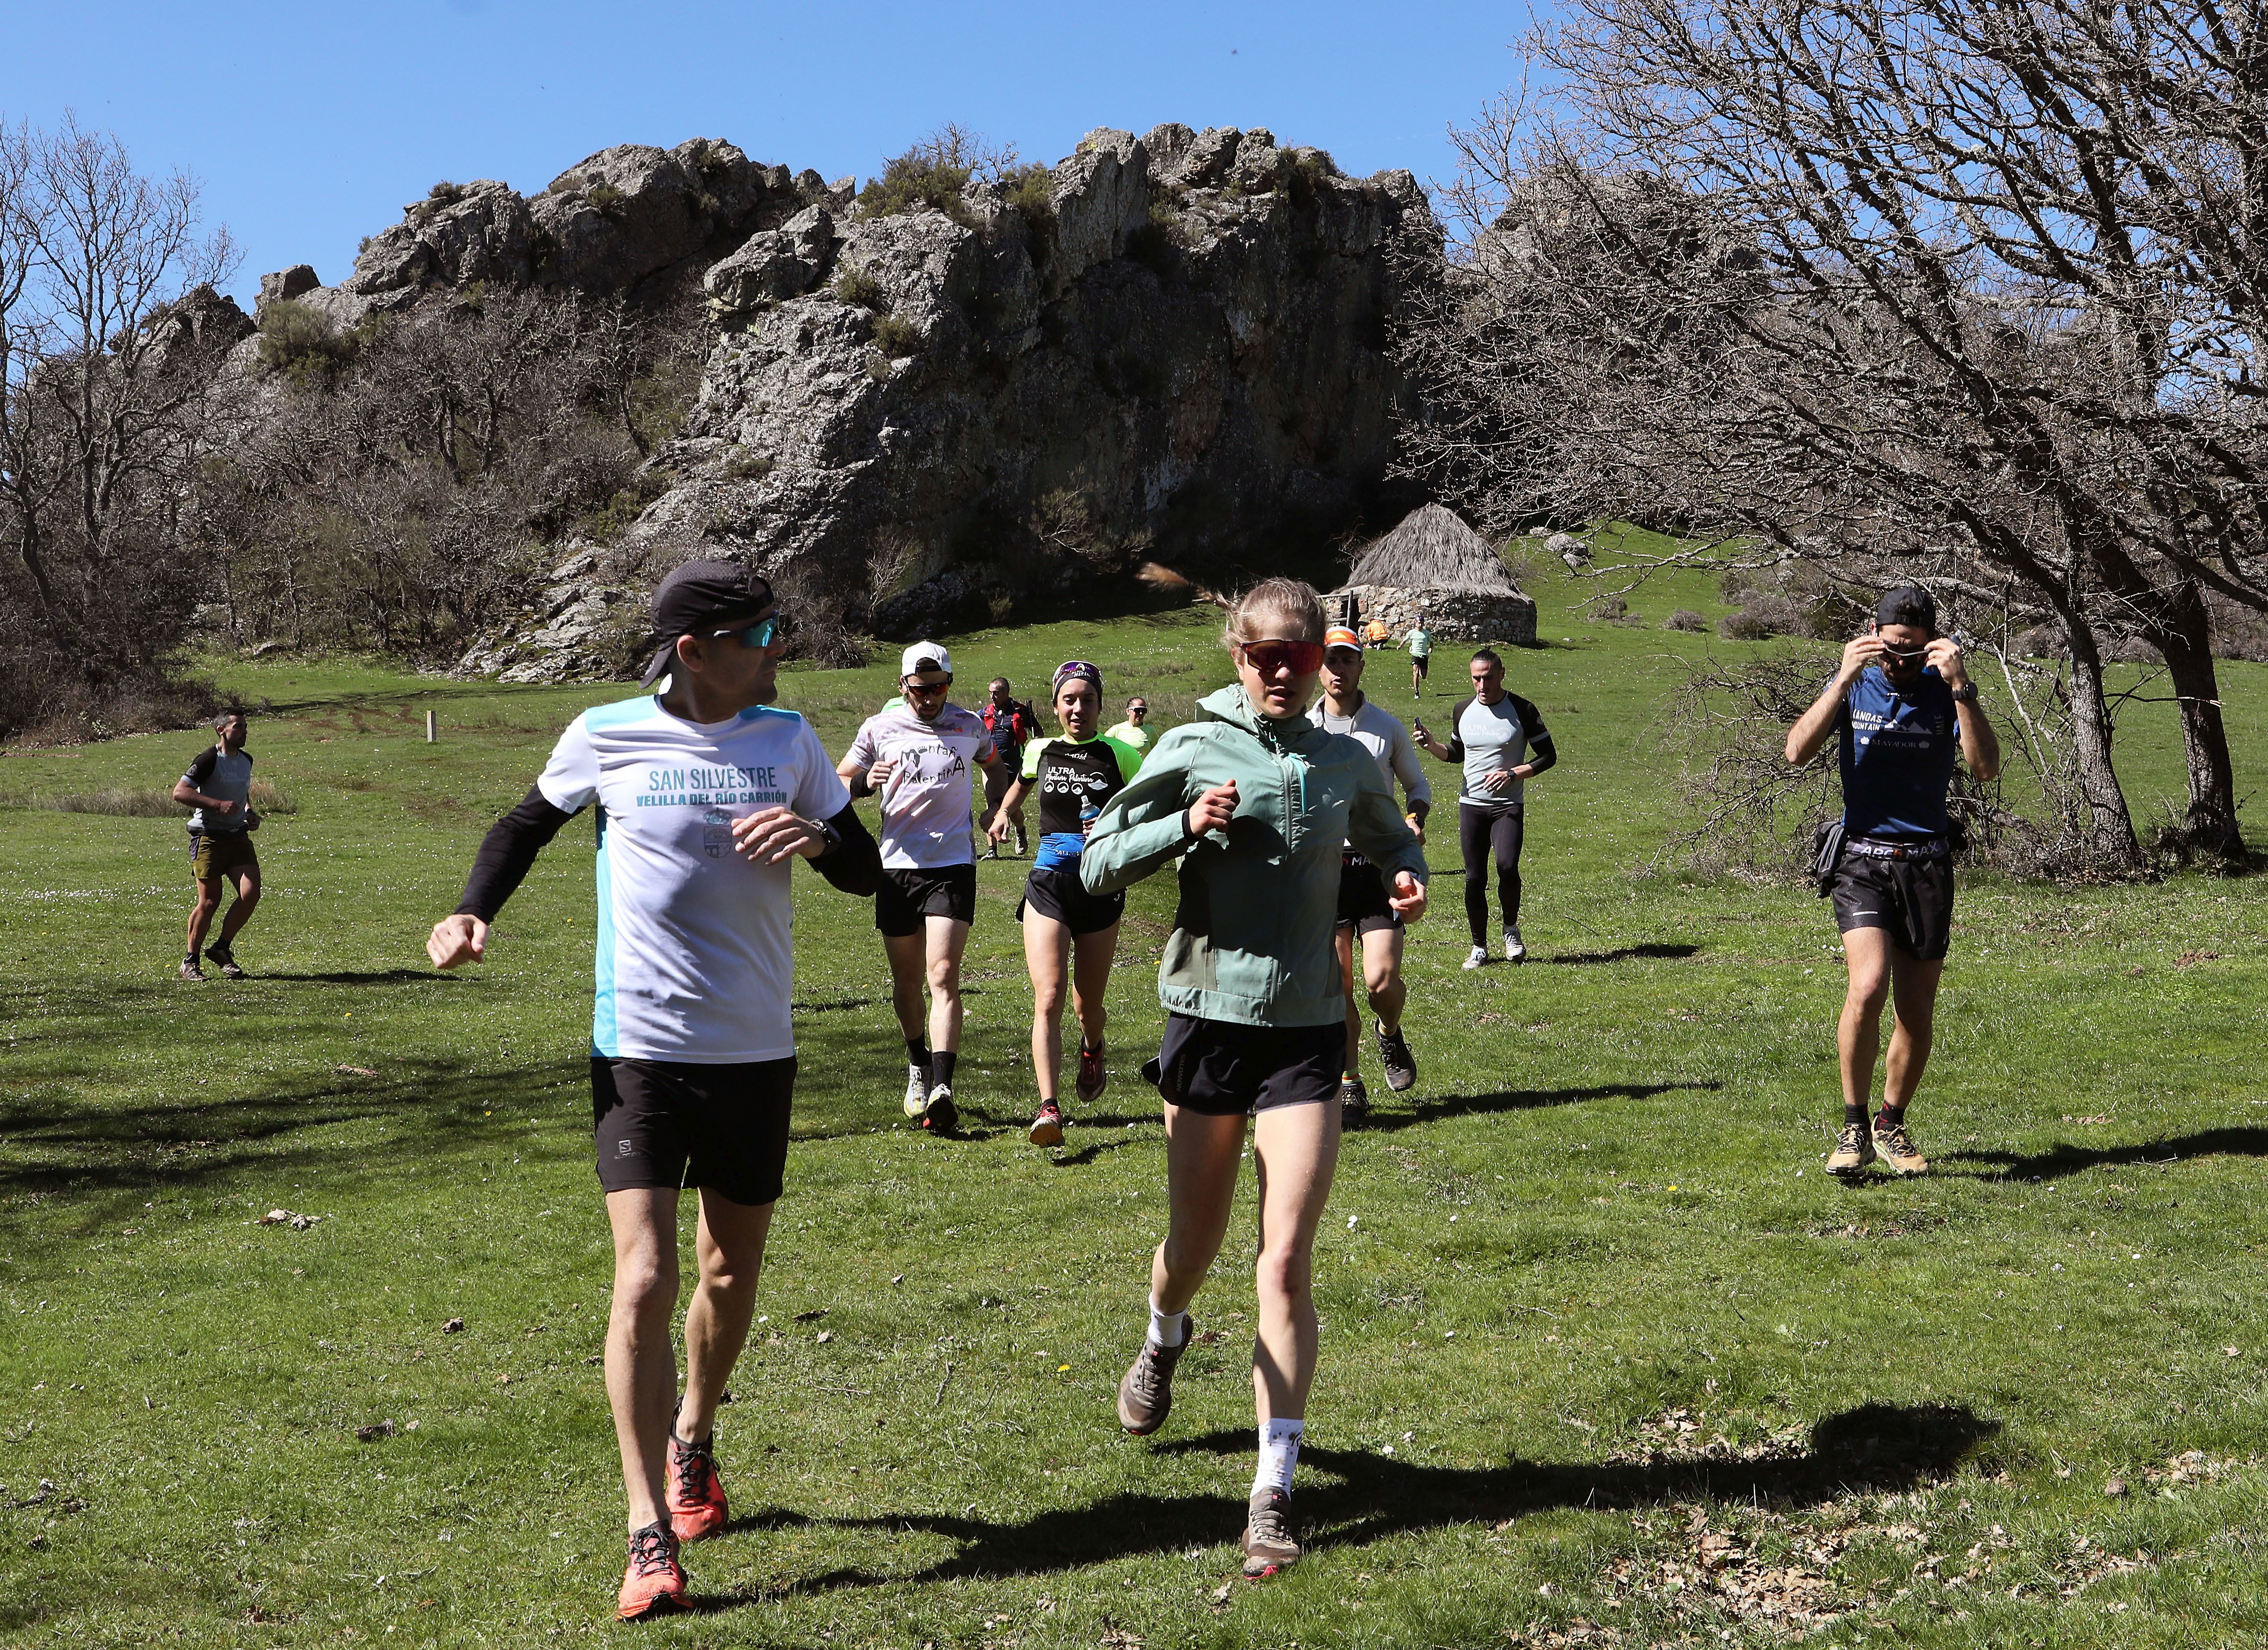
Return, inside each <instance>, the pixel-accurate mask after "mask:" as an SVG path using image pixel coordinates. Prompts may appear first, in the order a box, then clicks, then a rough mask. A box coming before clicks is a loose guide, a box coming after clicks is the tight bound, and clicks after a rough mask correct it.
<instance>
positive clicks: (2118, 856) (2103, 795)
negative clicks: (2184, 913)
mask: <svg viewBox="0 0 2268 1650" xmlns="http://www.w3.org/2000/svg"><path fill="white" fill-rule="evenodd" d="M2062 617H2063V621H2064V637H2065V639H2066V642H2067V643H2068V644H2069V645H2070V648H2071V755H2072V770H2073V772H2072V777H2073V781H2074V783H2075V784H2076V785H2077V787H2078V792H2079V798H2078V807H2077V808H2076V809H2075V810H2074V812H2075V813H2076V814H2077V817H2075V818H2074V819H2073V820H2072V821H2071V825H2072V828H2073V829H2074V830H2075V831H2077V832H2078V834H2079V837H2080V842H2081V843H2082V844H2083V845H2084V846H2085V848H2086V850H2087V851H2088V853H2089V854H2090V855H2092V856H2093V857H2094V858H2096V859H2097V860H2099V861H2100V862H2101V863H2102V866H2103V868H2104V869H2106V870H2110V871H2121V872H2133V871H2139V870H2140V869H2141V868H2142V844H2141V843H2139V842H2138V841H2136V840H2135V836H2134V821H2133V819H2132V816H2130V815H2129V814H2127V812H2126V798H2125V795H2124V792H2121V791H2120V790H2119V789H2118V775H2117V772H2116V771H2114V770H2113V769H2112V768H2111V765H2110V733H2111V729H2110V703H2109V702H2108V701H2107V700H2106V699H2105V698H2104V696H2103V693H2102V650H2101V649H2100V648H2099V647H2097V646H2096V645H2095V631H2094V630H2093V628H2092V627H2091V626H2089V625H2088V622H2087V619H2086V616H2085V615H2083V614H2081V613H2080V612H2079V611H2078V610H2077V609H2076V608H2066V609H2065V610H2064V611H2063V614H2062Z"/></svg>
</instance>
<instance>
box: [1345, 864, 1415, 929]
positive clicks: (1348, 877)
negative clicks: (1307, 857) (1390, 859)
mask: <svg viewBox="0 0 2268 1650" xmlns="http://www.w3.org/2000/svg"><path fill="white" fill-rule="evenodd" d="M1339 926H1340V927H1342V928H1351V929H1353V930H1354V931H1355V932H1357V933H1359V934H1374V933H1376V932H1378V931H1379V930H1380V929H1381V928H1399V927H1401V926H1402V918H1401V917H1399V916H1398V915H1396V914H1395V910H1394V907H1393V906H1392V904H1390V903H1389V902H1388V898H1387V893H1386V878H1385V877H1384V876H1383V875H1381V873H1380V872H1379V869H1378V867H1377V866H1374V865H1373V864H1371V862H1370V861H1369V860H1367V859H1366V858H1363V857H1362V856H1361V855H1360V854H1359V853H1352V852H1347V853H1342V854H1341V855H1340V856H1339Z"/></svg>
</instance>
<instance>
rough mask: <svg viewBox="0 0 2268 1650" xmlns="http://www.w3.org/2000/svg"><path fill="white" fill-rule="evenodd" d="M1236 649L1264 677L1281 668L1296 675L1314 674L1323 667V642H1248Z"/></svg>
mask: <svg viewBox="0 0 2268 1650" xmlns="http://www.w3.org/2000/svg"><path fill="white" fill-rule="evenodd" d="M1236 651H1237V652H1238V653H1239V654H1240V655H1241V657H1242V659H1243V660H1244V662H1245V663H1246V664H1248V665H1249V666H1251V667H1252V668H1253V669H1255V670H1256V671H1258V672H1259V673H1260V674H1261V675H1262V676H1263V678H1264V677H1269V676H1272V675H1274V674H1276V673H1277V672H1278V671H1279V670H1288V671H1290V672H1291V673H1292V674H1293V675H1294V676H1312V675H1314V674H1315V673H1316V672H1317V671H1319V670H1321V669H1322V667H1323V645H1322V643H1321V642H1284V641H1266V642H1246V643H1243V644H1242V645H1240V646H1239V647H1238V648H1237V650H1236Z"/></svg>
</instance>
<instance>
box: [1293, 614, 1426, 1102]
mask: <svg viewBox="0 0 2268 1650" xmlns="http://www.w3.org/2000/svg"><path fill="white" fill-rule="evenodd" d="M1362 667H1363V645H1362V640H1361V638H1360V637H1359V636H1358V635H1357V634H1356V633H1355V632H1354V631H1353V630H1349V629H1346V628H1344V627H1343V626H1341V627H1335V628H1333V629H1331V630H1327V631H1325V632H1324V650H1323V677H1322V686H1323V692H1322V697H1321V698H1319V699H1317V700H1316V701H1315V703H1314V708H1313V709H1311V710H1310V711H1308V712H1307V719H1308V720H1309V721H1311V722H1313V723H1314V725H1315V726H1317V727H1320V728H1322V730H1323V731H1324V732H1325V733H1344V734H1346V735H1348V736H1349V737H1350V738H1351V739H1353V740H1356V741H1357V742H1358V743H1359V744H1360V745H1361V746H1362V747H1363V748H1365V749H1366V750H1367V751H1369V752H1370V754H1371V755H1372V756H1373V757H1375V758H1376V759H1377V762H1378V771H1379V774H1380V777H1382V778H1383V779H1384V780H1385V781H1386V787H1387V789H1388V791H1391V790H1393V789H1394V787H1395V784H1396V782H1399V783H1400V784H1401V786H1402V791H1403V795H1404V796H1405V797H1406V798H1407V799H1408V801H1409V807H1410V812H1409V815H1408V817H1409V821H1410V829H1412V830H1414V831H1416V832H1417V833H1418V840H1419V841H1420V842H1423V841H1424V840H1425V815H1426V814H1427V813H1428V812H1429V811H1430V810H1431V809H1432V806H1433V787H1432V784H1430V783H1429V782H1428V781H1427V779H1426V777H1425V769H1424V767H1423V766H1421V765H1420V764H1419V762H1418V747H1417V745H1416V744H1415V743H1413V742H1412V741H1411V740H1410V730H1409V729H1408V728H1406V727H1404V726H1403V725H1402V719H1401V718H1399V717H1396V716H1394V715H1391V714H1389V713H1388V711H1384V710H1381V708H1380V707H1379V706H1377V705H1375V704H1373V703H1370V701H1369V700H1368V699H1367V698H1366V696H1364V694H1363V691H1362ZM1357 939H1360V940H1361V942H1362V983H1363V987H1364V990H1365V991H1366V993H1367V994H1368V996H1369V998H1370V1006H1371V1010H1372V1012H1373V1013H1375V1014H1376V1015H1377V1016H1378V1020H1377V1029H1378V1057H1379V1062H1380V1064H1381V1065H1383V1066H1384V1067H1385V1068H1386V1083H1387V1086H1388V1087H1389V1088H1392V1089H1394V1090H1395V1092H1397V1093H1399V1092H1400V1091H1401V1090H1403V1089H1406V1088H1408V1087H1409V1086H1410V1085H1411V1084H1413V1083H1415V1082H1416V1081H1417V1080H1418V1062H1417V1059H1416V1057H1414V1056H1412V1055H1411V1054H1410V1044H1409V1042H1407V1041H1406V1040H1405V1039H1404V1038H1403V1035H1402V1010H1403V1005H1404V1004H1405V1003H1406V1002H1408V1001H1409V998H1410V988H1409V987H1408V986H1407V985H1406V984H1405V983H1403V978H1402V953H1403V945H1404V944H1405V941H1406V936H1405V935H1404V933H1403V927H1402V919H1401V918H1400V917H1396V916H1395V914H1394V908H1393V907H1392V906H1391V905H1390V904H1388V902H1387V896H1386V884H1385V882H1384V880H1382V879H1381V877H1380V876H1379V874H1378V867H1377V866H1374V865H1373V864H1371V862H1370V861H1369V860H1367V859H1366V858H1363V857H1362V856H1361V855H1360V854H1359V853H1357V852H1355V851H1353V850H1352V849H1351V848H1349V849H1346V850H1344V851H1343V854H1342V857H1341V860H1340V868H1339V918H1338V929H1337V946H1338V954H1339V971H1340V973H1341V975H1342V976H1344V979H1345V982H1346V1022H1347V1041H1346V1069H1345V1071H1344V1072H1343V1073H1342V1074H1341V1077H1340V1080H1339V1115H1340V1117H1341V1120H1342V1121H1343V1122H1344V1123H1357V1122H1359V1121H1360V1120H1361V1119H1362V1117H1363V1116H1364V1115H1365V1114H1366V1113H1367V1112H1368V1111H1369V1109H1370V1091H1369V1090H1368V1089H1366V1087H1365V1086H1363V1080H1362V1010H1361V1008H1360V1006H1359V1005H1358V1004H1357V1003H1356V1001H1355V996H1354V948H1355V942H1356V940H1357Z"/></svg>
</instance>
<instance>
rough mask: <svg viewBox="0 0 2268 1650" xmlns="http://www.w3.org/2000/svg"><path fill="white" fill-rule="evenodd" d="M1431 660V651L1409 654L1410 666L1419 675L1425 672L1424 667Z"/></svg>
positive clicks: (1430, 662)
mask: <svg viewBox="0 0 2268 1650" xmlns="http://www.w3.org/2000/svg"><path fill="white" fill-rule="evenodd" d="M1432 662H1433V656H1432V654H1431V653H1412V654H1410V669H1412V670H1414V671H1416V672H1417V673H1418V674H1419V675H1421V676H1422V675H1424V674H1425V667H1426V666H1428V665H1430V664H1432Z"/></svg>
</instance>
